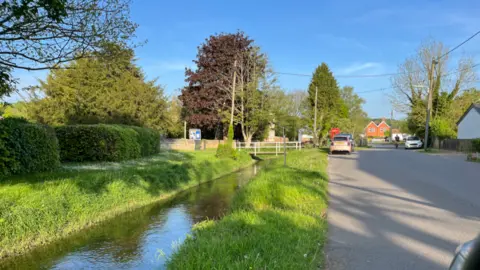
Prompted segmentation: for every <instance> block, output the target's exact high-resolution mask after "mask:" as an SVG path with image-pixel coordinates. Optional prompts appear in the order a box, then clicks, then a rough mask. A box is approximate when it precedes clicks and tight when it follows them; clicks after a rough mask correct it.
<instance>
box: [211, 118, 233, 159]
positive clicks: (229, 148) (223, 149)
mask: <svg viewBox="0 0 480 270" xmlns="http://www.w3.org/2000/svg"><path fill="white" fill-rule="evenodd" d="M216 156H217V157H218V158H233V159H237V156H238V153H237V150H235V149H234V148H233V126H232V125H230V126H229V127H228V134H227V141H226V142H225V144H219V145H218V147H217V154H216Z"/></svg>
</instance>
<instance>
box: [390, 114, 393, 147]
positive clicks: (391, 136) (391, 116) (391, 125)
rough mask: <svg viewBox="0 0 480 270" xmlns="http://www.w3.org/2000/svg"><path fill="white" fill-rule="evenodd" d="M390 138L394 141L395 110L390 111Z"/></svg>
mask: <svg viewBox="0 0 480 270" xmlns="http://www.w3.org/2000/svg"><path fill="white" fill-rule="evenodd" d="M390 140H391V141H393V110H391V112H390Z"/></svg>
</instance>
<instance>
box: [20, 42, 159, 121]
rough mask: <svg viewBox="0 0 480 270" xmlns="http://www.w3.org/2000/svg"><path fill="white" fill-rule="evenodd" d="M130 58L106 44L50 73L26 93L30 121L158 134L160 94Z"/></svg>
mask: <svg viewBox="0 0 480 270" xmlns="http://www.w3.org/2000/svg"><path fill="white" fill-rule="evenodd" d="M133 59H134V54H133V51H131V50H130V49H126V48H123V47H122V46H119V45H115V44H109V45H106V46H105V47H104V49H103V50H102V51H101V52H98V53H92V54H90V56H89V57H88V58H83V59H79V60H75V61H73V62H71V63H69V64H67V65H66V66H65V68H64V69H54V70H52V71H51V72H50V74H49V75H48V76H47V78H46V80H45V81H40V87H38V88H37V89H36V90H37V91H32V100H33V102H31V104H29V106H28V108H29V114H30V116H31V117H32V118H34V119H35V120H37V121H38V122H41V123H47V124H77V123H78V124H96V123H112V124H128V125H138V126H146V127H151V128H154V129H158V130H164V129H165V125H166V119H165V109H166V102H165V98H164V96H163V89H162V88H161V87H160V86H158V85H156V82H155V81H146V80H145V76H144V74H143V72H142V71H141V70H140V68H139V67H137V66H136V65H135V63H134V60H133ZM34 90H35V89H34ZM38 91H40V92H41V94H38Z"/></svg>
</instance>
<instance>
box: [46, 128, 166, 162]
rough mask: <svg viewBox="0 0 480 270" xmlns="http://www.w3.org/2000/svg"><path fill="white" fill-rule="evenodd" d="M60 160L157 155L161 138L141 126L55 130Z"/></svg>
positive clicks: (112, 158)
mask: <svg viewBox="0 0 480 270" xmlns="http://www.w3.org/2000/svg"><path fill="white" fill-rule="evenodd" d="M55 130H56V133H57V138H58V141H59V144H60V157H61V159H62V161H76V162H82V161H121V160H127V159H134V158H138V157H141V156H147V155H151V154H154V153H157V152H158V150H159V146H158V144H159V143H160V135H159V133H158V132H156V131H154V130H151V129H147V128H141V127H131V126H120V125H104V124H99V125H71V126H61V127H56V128H55Z"/></svg>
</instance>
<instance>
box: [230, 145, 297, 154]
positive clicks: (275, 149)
mask: <svg viewBox="0 0 480 270" xmlns="http://www.w3.org/2000/svg"><path fill="white" fill-rule="evenodd" d="M235 147H236V148H237V149H239V150H242V149H244V150H246V151H248V153H249V154H251V155H254V156H256V155H276V156H278V155H279V154H280V155H282V154H283V151H284V150H285V148H286V149H295V150H301V149H302V145H301V143H299V142H285V143H284V142H251V143H249V144H247V143H245V142H236V143H235Z"/></svg>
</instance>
